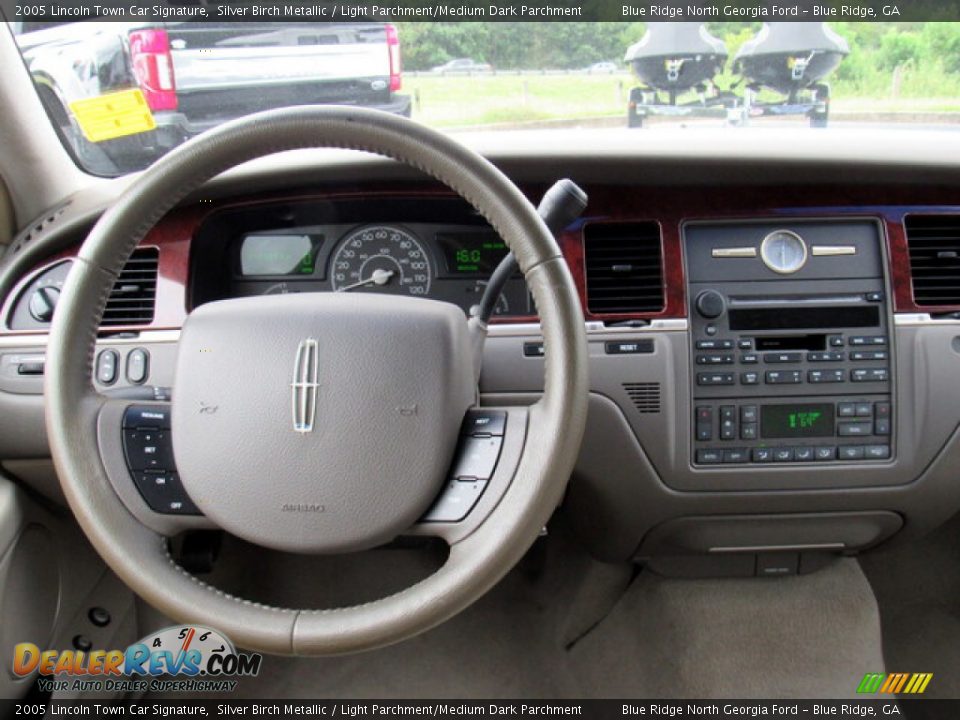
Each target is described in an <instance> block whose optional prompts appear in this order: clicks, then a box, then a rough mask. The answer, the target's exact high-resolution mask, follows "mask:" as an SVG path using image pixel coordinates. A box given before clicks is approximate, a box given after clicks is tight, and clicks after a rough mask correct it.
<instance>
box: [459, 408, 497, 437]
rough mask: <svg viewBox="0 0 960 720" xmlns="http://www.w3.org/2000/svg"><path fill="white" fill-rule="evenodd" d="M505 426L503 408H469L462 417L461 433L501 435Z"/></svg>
mask: <svg viewBox="0 0 960 720" xmlns="http://www.w3.org/2000/svg"><path fill="white" fill-rule="evenodd" d="M506 426H507V413H506V411H505V410H469V411H467V415H466V417H465V418H464V419H463V434H464V435H503V431H504V429H505V428H506Z"/></svg>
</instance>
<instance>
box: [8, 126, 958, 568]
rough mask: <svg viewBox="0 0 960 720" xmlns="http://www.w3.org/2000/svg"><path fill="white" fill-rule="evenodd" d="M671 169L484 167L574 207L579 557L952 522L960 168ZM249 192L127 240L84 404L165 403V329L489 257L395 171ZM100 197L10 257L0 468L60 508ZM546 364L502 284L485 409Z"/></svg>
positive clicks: (760, 544)
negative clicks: (559, 194) (55, 474)
mask: <svg viewBox="0 0 960 720" xmlns="http://www.w3.org/2000/svg"><path fill="white" fill-rule="evenodd" d="M762 142H766V141H765V140H764V141H762ZM767 149H768V150H769V148H767ZM681 155H682V153H680V154H678V156H677V157H667V158H657V157H646V156H645V157H643V158H641V157H640V156H638V155H631V154H630V153H625V152H620V151H619V150H618V152H616V153H614V152H610V153H609V154H606V155H603V154H598V153H595V154H593V155H590V154H589V153H586V152H584V153H580V154H578V153H570V154H566V155H563V156H562V157H561V156H556V157H554V156H545V155H538V154H536V153H524V152H514V153H512V154H508V155H504V156H503V157H496V156H494V157H495V159H496V160H497V162H498V163H499V164H500V165H501V167H502V169H504V171H505V172H507V173H508V175H510V176H511V177H512V178H513V179H514V180H515V181H516V182H518V184H519V185H520V186H521V189H522V190H523V191H524V192H525V193H526V194H527V195H528V197H529V198H530V199H531V200H532V201H533V202H536V201H537V200H538V199H539V196H540V194H541V193H542V192H543V190H544V189H545V188H546V187H547V186H549V185H550V184H551V183H552V182H553V181H554V180H555V179H557V178H558V177H561V176H563V175H568V176H570V177H572V178H573V179H575V180H576V181H577V182H578V183H579V184H580V185H581V186H582V187H583V188H584V189H585V190H586V191H587V193H588V195H589V198H590V200H589V204H588V207H587V210H586V212H585V213H584V215H583V216H582V217H581V218H580V219H579V220H578V221H576V222H575V223H573V224H571V225H570V226H569V227H567V228H565V229H564V230H563V231H562V232H561V233H560V234H559V236H558V242H559V245H560V248H561V250H562V252H563V255H564V258H565V259H566V261H567V263H568V265H569V266H570V269H571V272H572V275H573V279H574V283H575V285H576V288H577V291H578V293H579V295H580V298H581V301H582V305H583V310H584V315H585V319H586V322H587V336H588V343H589V347H588V354H589V363H590V366H589V373H590V385H591V398H590V411H589V412H590V415H589V420H588V427H587V432H586V437H585V440H584V445H583V448H582V451H581V455H580V459H579V461H578V463H577V467H576V470H575V473H574V476H573V477H572V478H571V483H570V486H569V491H568V494H567V497H566V499H565V501H564V509H565V510H566V511H567V512H568V514H569V516H570V519H571V525H572V527H573V528H574V530H575V532H576V533H577V534H578V536H579V537H580V538H581V539H582V540H583V542H584V544H585V545H586V546H587V547H588V549H589V550H590V551H591V552H592V553H594V554H595V555H596V556H598V557H601V558H609V559H624V558H637V559H642V560H643V561H645V562H648V563H650V564H651V565H652V566H653V567H655V568H657V569H658V570H660V571H662V572H665V573H667V574H680V575H683V574H691V575H695V574H704V573H712V574H717V573H720V574H735V575H748V574H755V573H758V572H760V570H759V564H758V560H757V558H758V557H759V556H760V555H761V554H764V553H767V554H769V553H774V552H775V551H776V552H777V553H780V554H781V555H783V556H784V557H786V560H785V564H786V568H787V570H786V571H788V572H802V571H804V568H807V569H812V568H813V567H814V566H815V564H816V559H817V558H819V557H821V556H823V555H824V554H829V553H832V552H858V551H860V550H864V549H868V548H870V547H873V546H875V545H877V544H879V543H882V542H887V541H891V542H895V541H896V540H897V538H909V537H911V535H915V534H916V533H922V532H925V531H927V530H929V529H930V528H932V527H935V526H936V525H937V524H938V523H940V522H943V520H945V519H946V518H947V517H949V516H950V515H952V514H953V513H955V512H957V511H958V510H960V483H957V482H956V468H957V467H960V430H958V427H960V414H958V411H957V408H958V407H960V264H958V263H957V257H960V173H958V172H957V171H956V169H955V168H952V167H947V168H932V167H931V166H929V165H927V166H921V165H917V166H909V165H908V166H897V167H896V168H894V167H890V168H886V169H885V168H884V166H883V165H878V164H877V163H876V162H866V163H855V162H844V163H841V162H839V161H838V160H836V159H835V158H824V157H819V158H810V157H806V158H802V159H800V160H798V159H797V158H795V157H793V156H791V155H790V154H789V153H784V154H783V155H782V156H778V157H779V160H778V162H777V163H772V162H770V161H769V158H767V157H765V158H764V159H763V160H762V161H757V160H751V159H750V158H749V157H745V158H744V159H733V158H726V159H724V160H722V162H721V161H719V160H717V161H714V162H711V163H707V162H694V161H691V160H690V159H689V158H688V157H681ZM544 157H547V159H546V160H545V159H544ZM598 158H599V159H598ZM601 160H602V162H601ZM641 160H642V162H641ZM255 180H256V182H253V183H251V181H250V178H249V177H247V178H244V182H242V183H240V182H236V183H233V184H231V183H229V182H226V181H224V182H223V183H221V184H219V185H214V186H213V189H212V190H210V191H209V194H207V195H204V196H199V197H194V198H191V199H190V200H189V201H187V202H186V203H184V204H183V205H182V206H181V207H179V208H177V209H176V210H175V211H173V212H172V213H170V214H169V215H168V216H167V217H165V218H164V219H163V220H161V221H160V223H159V224H158V225H157V227H156V228H155V229H154V230H153V231H152V232H151V233H150V234H149V235H148V236H147V238H146V239H145V240H144V241H143V243H141V247H140V248H139V249H138V250H137V251H136V253H135V254H134V256H133V259H132V260H131V263H128V269H127V270H125V271H124V275H123V276H122V277H121V282H118V284H117V286H115V288H114V293H113V294H112V295H111V299H110V301H109V302H108V311H109V312H111V313H112V314H111V315H110V316H109V321H108V322H107V323H105V324H104V326H103V327H102V328H101V337H100V341H99V344H98V353H97V356H96V358H95V364H94V369H93V370H94V382H95V384H96V385H97V387H98V388H99V389H101V390H102V391H104V392H108V393H115V394H124V395H123V396H129V397H131V398H132V401H134V400H137V401H140V400H153V399H162V398H163V397H164V393H165V392H168V391H169V388H170V387H171V386H172V385H173V384H174V383H175V381H176V378H175V374H174V367H175V362H176V354H177V340H178V337H179V329H180V327H182V325H183V322H184V320H185V318H186V317H187V315H188V314H189V312H190V311H191V310H192V309H193V308H195V307H199V306H201V305H203V304H205V303H210V302H216V301H220V300H225V299H229V298H235V297H245V296H257V295H265V294H274V293H303V292H317V293H324V292H375V293H386V294H396V295H410V296H415V297H427V298H432V299H436V300H443V301H447V302H452V303H454V304H455V305H457V306H458V307H460V308H461V309H462V310H463V312H464V313H465V314H466V313H468V312H469V310H470V308H471V307H472V306H473V305H475V304H476V303H477V302H478V300H479V296H480V294H481V293H482V291H483V288H484V287H485V282H486V280H487V279H488V277H489V275H490V273H491V272H492V269H493V268H494V267H495V266H496V264H497V263H498V262H499V261H500V259H501V258H502V257H503V255H504V254H505V252H506V248H505V247H504V246H503V243H502V241H500V239H499V237H498V236H497V235H496V233H495V232H494V231H493V230H492V229H491V228H490V227H489V226H488V225H487V224H486V222H485V221H484V220H483V219H482V218H480V217H478V216H477V214H476V213H475V212H474V211H473V209H472V208H471V207H470V206H469V205H467V204H466V203H464V202H462V201H460V200H459V199H457V198H456V197H455V196H454V195H452V194H451V193H450V192H449V191H447V190H445V189H444V188H441V187H438V186H437V185H436V184H434V183H432V182H430V181H429V180H425V179H424V178H422V177H419V176H416V175H414V174H412V173H411V174H409V175H405V174H403V173H398V171H397V170H396V168H395V166H393V165H390V164H387V163H383V164H377V163H373V164H371V163H369V162H363V163H358V164H357V165H350V164H349V163H348V164H346V165H336V164H335V165H332V166H330V167H326V168H322V167H318V166H315V165H312V164H307V165H306V166H305V167H304V170H303V171H302V172H299V173H298V172H292V171H290V169H289V168H277V169H274V170H264V171H263V173H262V174H260V175H258V176H256V177H255ZM251 188H254V189H253V190H252V191H251ZM102 209H103V207H102V206H96V205H95V204H94V206H93V207H85V206H84V202H83V200H82V199H77V200H75V201H73V204H72V205H71V206H70V207H68V209H67V210H66V211H65V212H64V213H63V215H62V216H58V217H57V219H56V221H55V222H51V223H49V224H48V225H47V224H44V222H40V223H34V224H32V226H31V229H32V230H33V231H34V236H33V237H32V238H29V244H26V242H27V241H26V240H25V239H24V237H25V236H21V237H20V238H19V239H18V242H19V243H21V244H20V246H19V247H21V248H23V249H22V250H21V251H20V254H18V255H9V254H8V257H7V258H6V259H5V261H4V264H3V267H2V268H0V290H2V291H3V296H4V298H5V300H4V303H3V307H2V315H0V316H2V321H3V328H2V330H0V411H2V412H0V458H3V465H4V467H5V468H6V470H7V471H8V472H10V473H12V474H14V475H16V476H17V477H21V478H24V479H25V481H26V482H30V483H33V484H35V485H36V486H37V487H39V488H40V489H41V491H42V492H46V493H47V494H50V495H51V496H55V495H56V492H57V489H56V487H55V479H54V480H51V479H50V476H52V469H50V470H44V469H43V468H44V465H43V463H44V462H45V458H46V457H47V448H46V441H45V437H44V435H43V423H42V397H41V392H42V378H43V375H42V372H43V360H44V359H43V349H44V343H45V333H46V329H47V328H48V327H49V317H50V315H51V314H52V312H53V311H54V310H55V305H56V297H57V293H58V292H59V289H60V287H61V286H62V282H63V278H64V277H65V276H66V273H67V272H68V271H69V267H70V263H71V262H72V258H73V257H74V255H75V254H76V251H77V246H78V243H79V242H80V241H81V240H82V238H83V235H84V233H85V232H87V231H88V230H89V228H90V226H91V223H92V222H93V221H94V220H95V219H96V216H97V214H98V213H99V212H100V211H102ZM53 216H54V215H53V214H51V217H53ZM128 271H129V272H128ZM544 353H545V350H544V347H543V342H542V337H541V334H540V329H539V326H538V324H537V321H536V308H535V307H534V306H533V304H532V302H531V299H530V296H529V293H528V292H527V289H526V287H525V285H524V282H523V279H522V278H521V277H514V278H512V279H511V280H510V281H509V283H508V285H507V288H506V291H505V293H504V296H503V298H501V300H500V303H499V304H498V307H497V311H496V315H495V317H494V318H493V322H492V323H491V326H490V333H489V337H488V339H487V343H486V346H485V351H484V357H483V373H482V376H481V378H480V391H481V400H482V401H486V402H488V403H489V404H491V405H499V406H511V405H516V406H518V407H522V406H524V405H528V404H530V403H532V402H534V401H535V400H536V399H537V397H538V395H539V393H540V392H541V391H542V388H543V371H544V362H545V361H546V358H545V357H544ZM11 418H16V421H12V420H11ZM133 498H134V499H133V500H131V502H133V503H135V502H136V495H135V494H134V495H133ZM138 512H142V513H147V512H148V511H147V510H146V509H144V508H139V510H138ZM154 519H156V518H154ZM157 522H162V517H161V518H160V519H159V520H157ZM197 522H198V523H199V524H198V527H204V525H203V524H202V518H198V520H197ZM780 569H782V568H780Z"/></svg>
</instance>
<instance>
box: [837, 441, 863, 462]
mask: <svg viewBox="0 0 960 720" xmlns="http://www.w3.org/2000/svg"><path fill="white" fill-rule="evenodd" d="M840 459H841V460H863V448H862V447H860V446H859V445H841V446H840Z"/></svg>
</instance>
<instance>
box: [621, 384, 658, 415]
mask: <svg viewBox="0 0 960 720" xmlns="http://www.w3.org/2000/svg"><path fill="white" fill-rule="evenodd" d="M623 389H624V390H626V391H627V395H628V396H629V397H630V400H631V401H632V402H633V406H634V407H635V408H636V409H637V412H639V413H644V414H646V413H658V412H660V383H655V382H646V383H624V384H623Z"/></svg>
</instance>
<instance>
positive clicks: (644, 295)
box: [583, 222, 663, 314]
mask: <svg viewBox="0 0 960 720" xmlns="http://www.w3.org/2000/svg"><path fill="white" fill-rule="evenodd" d="M583 241H584V264H585V266H586V275H587V309H588V310H590V312H593V313H598V314H615V313H656V312H660V311H661V310H663V258H662V251H661V244H660V227H659V225H657V224H656V223H652V222H649V223H609V224H608V223H602V224H595V225H587V226H586V228H585V229H584V238H583Z"/></svg>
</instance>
